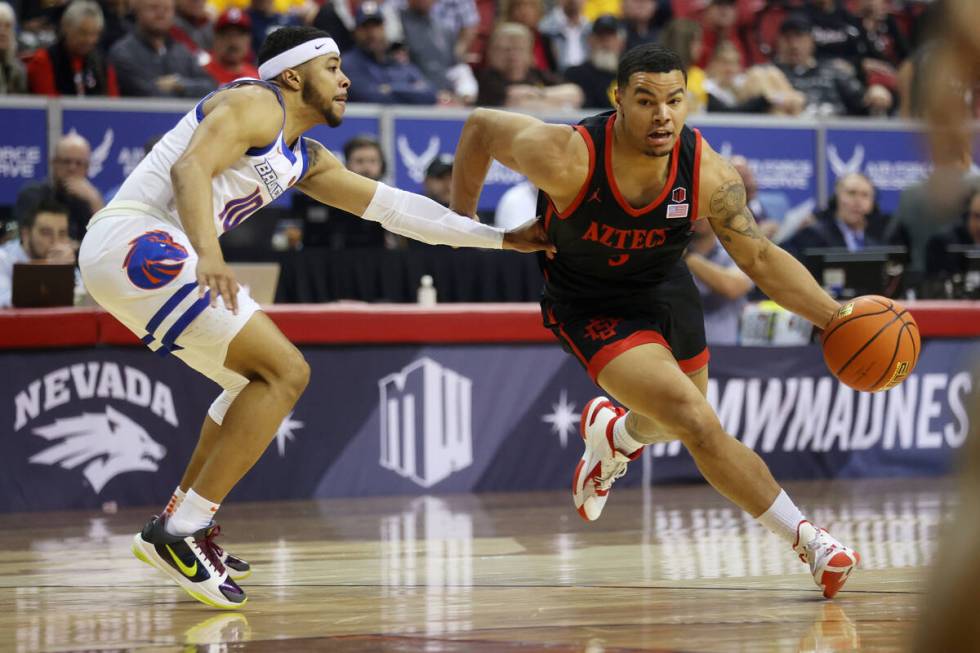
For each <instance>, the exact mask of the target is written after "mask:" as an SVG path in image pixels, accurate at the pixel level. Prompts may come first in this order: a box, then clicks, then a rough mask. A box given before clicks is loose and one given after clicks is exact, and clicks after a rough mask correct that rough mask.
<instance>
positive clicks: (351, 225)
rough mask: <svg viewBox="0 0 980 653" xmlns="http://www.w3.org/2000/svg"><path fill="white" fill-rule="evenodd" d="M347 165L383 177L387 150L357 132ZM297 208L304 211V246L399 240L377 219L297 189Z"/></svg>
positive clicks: (349, 245) (347, 152)
mask: <svg viewBox="0 0 980 653" xmlns="http://www.w3.org/2000/svg"><path fill="white" fill-rule="evenodd" d="M343 153H344V165H345V166H346V167H347V169H348V170H350V171H352V172H356V173H357V174H359V175H363V176H365V177H367V178H368V179H374V180H375V181H381V179H382V178H384V175H385V169H386V165H385V159H384V153H383V152H382V151H381V144H380V143H379V142H378V141H377V139H375V138H374V137H373V136H367V135H363V136H355V137H354V138H352V139H350V140H349V141H347V142H346V143H345V144H344V151H343ZM294 208H295V209H297V212H298V213H300V214H301V215H303V217H304V224H303V246H304V247H328V248H330V249H346V248H354V247H356V248H374V249H380V248H383V247H386V246H388V241H389V240H391V243H392V244H394V243H395V242H396V239H395V235H394V234H390V238H389V232H386V231H385V230H384V228H383V227H382V226H381V225H380V224H378V223H377V222H371V221H370V220H362V219H361V218H360V217H358V216H356V215H354V214H352V213H347V212H346V211H342V210H340V209H336V208H332V207H328V206H325V205H323V204H320V203H319V202H314V201H312V200H310V199H309V198H308V197H306V196H305V195H302V194H299V193H297V194H296V196H295V199H294Z"/></svg>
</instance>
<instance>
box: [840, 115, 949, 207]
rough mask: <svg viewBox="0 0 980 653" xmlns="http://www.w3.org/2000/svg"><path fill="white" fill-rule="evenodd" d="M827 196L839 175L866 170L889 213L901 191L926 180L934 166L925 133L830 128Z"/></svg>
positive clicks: (879, 201)
mask: <svg viewBox="0 0 980 653" xmlns="http://www.w3.org/2000/svg"><path fill="white" fill-rule="evenodd" d="M826 142H827V151H826V161H827V186H828V187H827V196H828V197H830V196H831V195H832V194H833V191H834V184H835V183H837V179H839V178H840V177H843V176H844V175H846V174H849V173H851V172H863V173H864V174H865V175H867V176H868V178H869V179H870V180H871V183H872V184H874V186H875V188H877V189H878V204H879V205H880V206H881V208H882V210H883V211H885V212H886V213H891V212H892V211H894V210H895V209H896V208H897V207H898V197H899V195H901V192H902V191H903V190H904V189H906V188H908V187H909V186H911V185H912V184H915V183H917V182H920V181H922V180H923V179H925V178H926V176H928V174H929V171H930V170H931V169H932V164H931V163H930V162H929V155H928V150H927V146H926V141H925V137H924V136H923V135H922V134H919V133H915V132H909V131H902V130H897V129H896V130H874V131H863V130H857V129H839V128H828V129H827V141H826Z"/></svg>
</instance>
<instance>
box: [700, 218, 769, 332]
mask: <svg viewBox="0 0 980 653" xmlns="http://www.w3.org/2000/svg"><path fill="white" fill-rule="evenodd" d="M691 229H692V232H693V237H692V238H691V244H690V245H688V248H687V252H686V253H685V255H684V261H685V262H686V263H687V267H688V269H690V271H691V274H692V275H693V276H694V284H695V285H696V286H697V287H698V293H699V294H700V295H701V304H702V306H703V307H704V335H705V339H706V340H707V343H708V344H709V345H736V344H738V326H739V320H740V318H741V316H742V309H744V308H745V305H746V304H747V303H748V298H747V297H746V295H748V294H749V292H750V291H751V290H752V288H753V286H754V284H753V283H752V280H751V279H750V278H749V276H748V275H747V274H745V273H744V272H742V271H741V270H740V269H739V268H738V266H737V265H735V261H733V260H732V258H731V256H729V255H728V252H726V251H725V248H724V247H722V246H721V244H720V243H719V242H718V237H717V236H715V232H714V231H713V230H712V228H711V225H710V224H708V221H707V220H698V221H696V222H695V223H694V224H693V226H692V228H691Z"/></svg>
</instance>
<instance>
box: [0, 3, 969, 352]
mask: <svg viewBox="0 0 980 653" xmlns="http://www.w3.org/2000/svg"><path fill="white" fill-rule="evenodd" d="M549 1H551V2H554V4H552V5H548V4H546V3H545V0H501V1H500V3H499V4H498V3H497V2H495V1H494V0H383V1H382V2H378V1H376V0H323V2H322V4H317V3H316V2H313V1H311V0H211V1H210V2H208V1H207V0H100V1H99V2H96V1H95V0H71V1H70V2H59V1H58V0H54V1H53V2H51V1H47V2H44V1H39V0H13V4H10V1H9V0H8V1H4V0H0V94H16V93H34V94H41V95H47V96H109V97H117V96H139V97H148V96H152V97H187V98H197V97H200V96H202V95H204V94H206V93H207V92H209V91H210V90H212V89H213V88H215V87H216V86H217V85H220V84H223V83H226V82H229V81H231V80H232V79H235V78H237V77H241V76H257V70H256V68H255V53H256V51H257V50H258V47H259V45H260V44H261V42H262V41H263V39H264V38H265V36H266V35H267V34H269V33H270V32H271V31H273V30H275V29H278V28H279V27H282V26H284V25H297V24H312V25H315V26H317V27H320V28H322V29H324V30H326V31H328V32H329V33H330V34H331V35H332V36H333V37H334V38H335V40H336V41H337V42H338V45H339V47H340V48H341V50H342V56H343V64H342V66H343V69H344V71H345V73H346V74H347V75H348V76H349V77H350V78H351V79H352V80H353V84H352V87H351V90H350V97H351V99H352V100H353V101H355V102H372V103H381V104H416V105H442V106H472V105H479V106H505V107H512V108H520V109H531V110H546V111H549V110H550V111H554V110H556V109H561V108H570V109H577V108H594V109H605V108H611V107H612V106H613V103H614V97H615V87H616V81H615V70H616V66H617V63H618V60H619V57H620V56H621V54H622V53H623V52H624V51H625V50H627V49H629V48H631V47H634V46H636V45H640V44H645V43H651V42H657V43H661V44H663V45H666V46H668V47H670V48H672V49H673V50H675V51H676V52H678V53H679V54H680V56H681V58H682V60H683V61H684V64H685V66H686V67H687V77H688V92H689V100H690V106H691V110H692V112H695V113H696V112H704V111H707V112H728V113H735V112H737V113H772V114H780V115H783V116H794V115H807V116H834V115H864V116H875V117H886V116H902V117H917V116H919V114H920V109H921V104H922V102H921V97H920V95H921V94H922V93H923V91H922V90H921V89H922V87H923V86H924V84H923V76H924V71H925V70H926V69H927V66H928V62H929V58H930V56H931V55H930V53H931V52H932V49H933V47H934V43H935V41H934V39H933V36H932V35H933V33H934V31H933V28H934V27H935V26H936V24H937V23H936V21H937V20H938V19H937V18H936V16H935V14H936V13H938V12H939V11H940V9H939V8H938V7H940V6H941V0H935V2H930V1H928V0H808V1H805V0H549ZM967 97H968V98H969V97H971V96H969V95H967ZM968 101H972V102H973V104H974V107H975V108H976V109H980V93H974V94H973V95H972V99H971V100H968ZM977 115H978V117H980V111H978V112H977ZM149 147H152V143H149V144H147V148H149ZM342 155H343V158H344V160H345V162H346V165H347V166H348V167H349V168H350V169H351V170H353V171H355V172H357V173H359V174H363V175H365V176H367V177H370V178H372V179H379V180H380V179H383V178H385V175H386V170H387V163H386V161H385V155H384V152H383V150H382V148H381V146H380V144H379V143H378V141H377V140H376V139H375V138H374V137H372V136H368V135H364V136H359V137H357V138H354V139H353V140H351V141H349V142H348V143H347V144H346V145H345V146H344V148H343V152H342ZM970 155H971V153H970V151H969V148H968V147H966V148H964V151H963V157H962V161H961V162H960V163H959V167H958V168H957V169H956V170H949V169H946V170H943V171H941V172H940V173H937V174H942V175H943V176H944V184H945V189H946V196H947V201H946V202H945V203H944V204H943V205H939V204H937V203H936V202H933V201H932V200H931V199H930V195H929V194H928V192H927V188H928V187H929V185H930V184H931V183H932V180H930V179H927V180H924V181H923V182H921V183H920V184H917V185H914V186H912V187H910V188H908V189H906V190H905V191H904V192H903V193H902V196H901V200H900V202H899V206H898V208H897V210H896V211H895V213H894V214H893V215H886V214H885V213H883V212H882V211H881V210H880V208H879V206H878V203H877V201H876V196H877V189H875V188H874V186H873V184H872V182H871V180H870V179H868V178H867V177H866V176H864V175H863V174H861V173H852V174H848V175H845V176H843V177H842V178H840V179H839V180H838V182H837V184H836V186H835V188H834V193H833V197H832V198H831V199H830V202H829V203H828V205H827V206H826V207H822V208H821V209H819V210H818V211H816V212H815V213H814V214H813V215H812V216H810V218H809V219H808V220H805V221H803V223H802V224H800V225H799V226H798V227H797V228H794V229H793V230H787V229H786V228H784V226H783V217H784V216H783V215H782V214H781V213H782V212H785V207H784V206H779V205H773V204H770V203H769V202H767V198H766V197H765V196H764V195H760V194H759V193H758V189H757V187H756V184H755V181H754V175H753V171H752V169H751V166H750V165H749V162H748V161H747V160H746V159H744V158H743V157H740V156H738V155H737V154H736V156H734V157H733V158H732V159H731V163H732V164H733V165H734V166H735V167H736V169H738V170H739V172H740V173H741V175H742V177H743V179H744V181H745V185H746V190H747V194H748V201H749V206H750V208H751V209H752V210H753V213H754V214H755V216H756V217H757V219H758V220H759V222H760V225H761V227H762V229H763V231H764V232H765V233H766V235H767V236H769V237H772V238H773V239H774V240H777V241H778V242H780V243H781V244H782V246H783V247H785V248H786V249H787V250H788V251H790V252H791V253H793V254H795V255H797V256H799V257H800V258H801V260H802V259H803V253H804V252H805V251H806V250H808V249H811V248H815V247H836V248H841V249H846V250H848V251H851V252H857V251H862V250H864V249H867V248H872V247H877V246H883V245H900V246H903V247H906V248H907V250H908V259H909V260H908V262H907V274H908V278H910V279H913V280H929V279H938V280H944V279H948V278H949V277H950V276H952V275H954V274H956V273H957V270H956V269H953V267H951V266H953V265H954V263H952V262H951V259H950V258H949V256H947V255H946V254H947V251H948V250H949V247H950V246H951V245H963V246H970V247H980V177H978V176H977V174H976V172H977V169H976V166H975V165H974V164H973V162H972V161H971V156H970ZM90 158H91V148H90V145H89V143H88V142H87V141H85V139H84V138H83V137H81V136H80V135H78V134H75V133H72V134H68V135H66V136H64V137H63V138H62V139H61V141H60V142H58V143H57V144H56V147H55V150H54V156H53V158H52V160H51V162H50V163H51V165H50V168H49V169H50V176H49V178H48V179H46V180H44V181H42V182H39V183H35V184H32V185H29V186H27V187H25V188H24V189H23V190H22V191H21V193H20V196H19V197H18V199H17V203H16V205H15V206H14V207H13V210H12V215H11V216H10V217H11V218H12V220H11V221H10V225H9V226H8V229H7V231H6V234H4V233H3V232H2V231H0V242H3V241H4V240H6V241H7V242H6V243H4V244H3V245H2V246H0V306H2V305H4V303H5V301H6V302H9V299H6V300H5V293H4V291H3V286H4V283H3V277H5V276H9V274H5V270H6V268H9V267H10V266H11V265H12V264H13V263H14V262H17V261H23V260H47V259H50V260H52V261H54V260H57V261H60V262H64V261H66V260H68V259H72V260H73V254H72V253H73V252H74V251H75V247H66V246H65V243H69V244H74V245H75V246H76V247H77V243H78V241H79V240H80V238H81V235H82V234H83V230H84V225H85V224H86V222H87V221H88V219H89V217H90V216H91V215H92V214H93V213H94V212H95V211H97V210H98V209H99V208H101V207H102V206H103V204H104V202H105V201H108V200H109V199H111V193H109V194H108V196H106V197H103V196H102V194H101V193H100V192H99V191H98V189H96V188H95V187H94V186H93V185H92V183H91V182H90V181H89V178H88V166H89V161H90ZM452 168H453V162H452V160H451V158H447V157H446V156H445V155H442V156H439V157H437V158H436V159H434V160H433V161H432V162H430V163H429V165H428V167H427V169H426V171H425V179H424V191H425V194H426V195H428V196H429V197H430V198H432V199H434V200H436V201H438V202H441V203H443V204H448V201H449V197H448V196H449V187H450V183H451V178H452ZM536 196H537V190H536V189H535V188H534V187H533V186H531V185H530V184H529V183H528V182H524V183H519V184H517V185H515V186H513V187H512V188H511V189H510V190H509V191H507V192H506V193H505V194H504V195H503V197H502V198H501V200H500V202H499V204H498V206H497V207H496V210H495V212H494V214H493V215H486V216H483V218H484V219H485V220H492V221H495V222H496V224H497V225H500V226H504V227H507V228H511V227H514V226H516V225H517V224H519V223H520V222H523V221H524V220H526V219H527V218H528V217H530V216H533V215H534V212H535V202H536ZM926 215H928V216H929V217H930V219H929V220H924V219H922V218H923V216H926ZM281 217H282V218H284V219H280V222H281V223H283V224H286V227H285V228H284V229H280V230H279V231H280V232H281V233H277V238H278V240H275V239H274V241H273V242H274V243H275V244H277V245H278V248H279V249H287V250H299V249H309V250H312V249H315V248H324V249H328V250H338V249H350V248H373V249H388V250H397V249H407V248H412V247H425V246H421V245H418V244H416V243H413V242H411V241H408V240H406V239H404V238H401V237H397V236H394V235H393V234H390V233H387V232H385V231H384V230H383V229H381V228H380V226H379V225H377V224H376V223H371V222H365V221H362V220H359V219H357V217H356V216H353V215H349V214H345V213H343V212H341V211H336V210H333V209H330V208H328V207H325V206H322V205H320V204H318V203H315V202H311V201H309V200H307V199H306V198H304V197H302V196H297V197H296V198H295V199H294V201H293V206H292V207H291V209H289V210H288V215H286V216H281ZM686 259H687V263H688V267H689V268H690V269H691V271H692V273H693V274H694V276H695V278H696V281H697V283H698V286H699V288H700V289H701V292H702V299H703V301H704V304H705V308H706V314H707V316H708V327H709V331H711V330H712V329H715V332H714V335H713V336H711V339H712V340H714V341H715V342H727V341H729V339H731V338H733V337H734V336H733V335H732V333H734V332H735V331H737V322H738V316H739V314H740V313H741V311H742V308H743V307H744V305H745V303H746V301H747V299H748V298H749V297H750V296H752V294H753V293H754V292H755V291H754V288H753V285H752V283H751V281H750V280H749V279H748V277H746V276H745V275H744V274H742V273H741V272H740V271H739V270H738V269H737V268H736V267H735V266H734V264H733V262H732V261H731V259H730V258H729V257H728V256H727V254H726V253H725V252H724V250H723V248H721V247H720V246H719V244H718V242H717V239H716V238H714V235H713V233H712V232H711V230H710V229H709V228H707V224H706V223H704V222H702V223H699V224H698V225H696V226H695V228H694V240H693V242H692V245H691V247H690V248H689V249H688V252H687V254H686ZM7 272H9V270H7ZM8 285H9V284H8ZM733 325H736V326H733ZM733 329H734V331H733ZM726 334H727V335H726Z"/></svg>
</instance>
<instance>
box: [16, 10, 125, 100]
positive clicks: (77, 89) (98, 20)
mask: <svg viewBox="0 0 980 653" xmlns="http://www.w3.org/2000/svg"><path fill="white" fill-rule="evenodd" d="M102 27H103V18H102V9H100V8H99V5H97V4H96V3H95V2H93V1H92V0H74V2H72V3H71V4H70V5H68V9H66V10H65V13H64V14H62V16H61V37H60V38H59V39H58V41H57V42H56V43H55V44H54V45H52V46H50V47H48V48H47V49H45V50H38V51H37V52H35V53H34V57H33V58H32V59H31V62H30V64H29V65H28V67H27V78H28V84H29V85H30V90H31V93H34V94H35V95H49V96H52V97H56V96H59V95H65V96H94V95H108V96H112V97H118V96H119V83H118V81H117V80H116V70H115V68H113V67H112V64H110V63H109V62H107V61H106V60H105V57H104V56H103V54H102V52H101V51H100V50H99V49H98V45H99V38H100V37H101V35H102Z"/></svg>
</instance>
